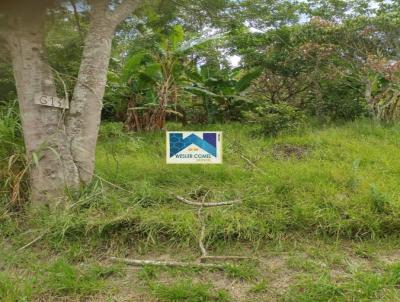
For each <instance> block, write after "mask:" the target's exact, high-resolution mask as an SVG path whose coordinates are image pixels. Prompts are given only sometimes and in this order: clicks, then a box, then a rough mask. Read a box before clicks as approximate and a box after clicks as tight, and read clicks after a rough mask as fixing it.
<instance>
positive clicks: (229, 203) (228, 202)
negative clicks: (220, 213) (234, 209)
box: [176, 196, 241, 207]
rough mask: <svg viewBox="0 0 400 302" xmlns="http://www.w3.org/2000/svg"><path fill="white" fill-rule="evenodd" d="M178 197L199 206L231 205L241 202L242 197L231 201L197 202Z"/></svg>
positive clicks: (184, 201)
mask: <svg viewBox="0 0 400 302" xmlns="http://www.w3.org/2000/svg"><path fill="white" fill-rule="evenodd" d="M176 199H178V200H179V201H182V202H183V203H186V204H189V205H191V206H198V207H219V206H229V205H233V204H237V203H241V200H240V199H237V200H230V201H221V202H204V203H203V202H197V201H192V200H188V199H186V198H184V197H182V196H176Z"/></svg>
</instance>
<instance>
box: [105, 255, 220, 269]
mask: <svg viewBox="0 0 400 302" xmlns="http://www.w3.org/2000/svg"><path fill="white" fill-rule="evenodd" d="M110 260H112V261H115V262H123V263H126V264H130V265H138V266H142V265H155V266H175V267H200V268H217V269H223V268H224V267H225V266H224V265H221V264H214V263H199V262H181V261H161V260H140V259H128V258H117V257H111V258H110Z"/></svg>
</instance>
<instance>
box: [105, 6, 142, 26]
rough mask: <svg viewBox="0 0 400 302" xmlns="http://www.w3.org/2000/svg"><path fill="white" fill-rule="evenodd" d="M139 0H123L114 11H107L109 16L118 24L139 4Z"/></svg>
mask: <svg viewBox="0 0 400 302" xmlns="http://www.w3.org/2000/svg"><path fill="white" fill-rule="evenodd" d="M140 2H141V1H140V0H124V1H123V2H122V3H121V4H119V5H118V6H117V7H116V8H115V10H114V11H112V12H109V13H108V14H109V16H110V18H111V20H112V22H113V23H114V24H115V25H118V24H119V23H121V22H122V21H123V20H125V19H126V18H127V17H129V15H130V14H132V12H133V11H135V9H136V8H137V7H138V6H139V3H140Z"/></svg>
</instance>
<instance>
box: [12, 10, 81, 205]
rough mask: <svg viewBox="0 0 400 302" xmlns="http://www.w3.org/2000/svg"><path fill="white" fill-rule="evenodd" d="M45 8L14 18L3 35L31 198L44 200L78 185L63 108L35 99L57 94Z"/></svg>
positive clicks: (35, 200)
mask: <svg viewBox="0 0 400 302" xmlns="http://www.w3.org/2000/svg"><path fill="white" fill-rule="evenodd" d="M44 12H45V11H44V10H43V11H40V12H34V13H32V14H31V15H30V16H27V15H25V16H22V17H18V18H14V20H13V24H12V25H13V30H12V31H11V32H10V33H9V35H8V37H7V38H8V39H7V40H8V46H9V49H10V54H11V58H12V63H13V70H14V77H15V82H16V87H17V93H18V100H19V107H20V112H21V120H22V127H23V130H24V140H25V146H26V152H27V156H28V160H29V162H30V163H31V166H30V180H31V188H32V200H33V201H34V202H48V201H49V199H50V198H51V199H54V198H58V197H62V196H64V189H65V188H66V187H77V186H78V185H79V177H78V170H77V167H76V165H75V164H74V162H73V160H72V156H71V152H70V149H69V146H68V145H67V139H66V132H65V127H64V121H63V118H64V114H63V109H60V108H55V107H47V106H42V105H37V104H34V98H35V96H36V95H47V96H56V89H55V84H54V79H53V75H52V71H51V69H50V67H49V65H48V64H47V61H46V55H45V51H44V26H43V22H44V15H45V14H44Z"/></svg>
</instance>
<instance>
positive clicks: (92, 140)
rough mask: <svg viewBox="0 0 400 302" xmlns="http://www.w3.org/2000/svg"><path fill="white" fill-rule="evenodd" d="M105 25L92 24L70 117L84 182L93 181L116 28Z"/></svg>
mask: <svg viewBox="0 0 400 302" xmlns="http://www.w3.org/2000/svg"><path fill="white" fill-rule="evenodd" d="M104 22H106V20H99V21H94V22H92V23H91V27H90V29H89V32H88V35H87V37H86V40H85V46H84V50H83V56H82V61H81V66H80V69H79V75H78V81H77V83H76V86H75V90H74V94H73V97H72V100H71V104H70V111H69V114H68V118H67V131H68V135H69V139H70V145H71V151H72V155H73V158H74V161H75V163H76V164H77V166H78V171H79V176H80V179H81V181H82V182H83V183H88V182H90V181H91V179H92V176H93V171H94V161H95V151H96V143H97V135H98V132H99V127H100V119H101V109H102V106H103V102H102V101H103V96H104V89H105V86H106V82H107V69H108V63H109V60H110V55H111V43H112V37H113V32H114V29H113V27H112V26H110V25H107V24H104ZM110 27H111V28H110Z"/></svg>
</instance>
